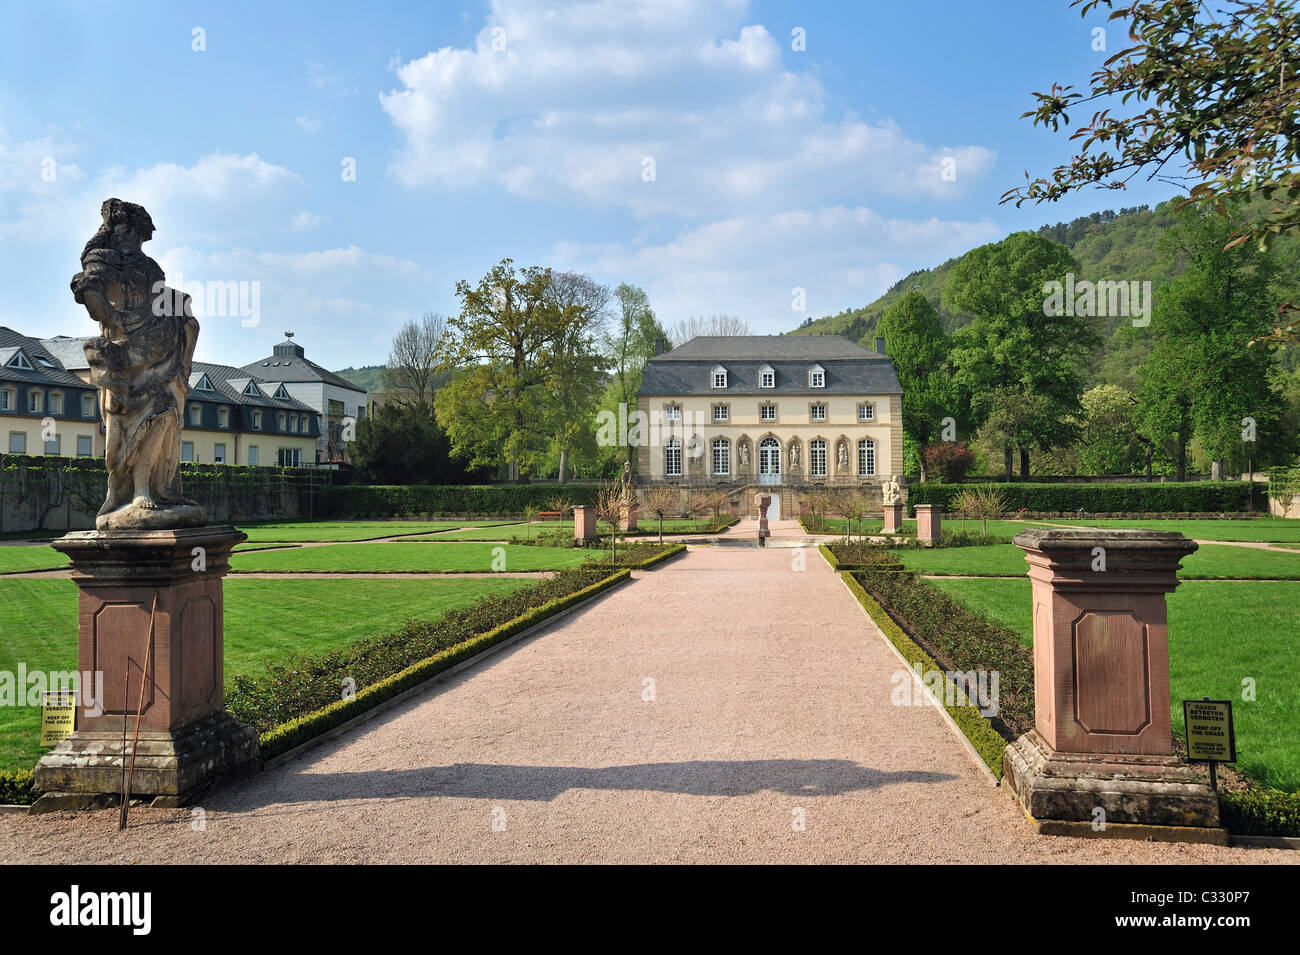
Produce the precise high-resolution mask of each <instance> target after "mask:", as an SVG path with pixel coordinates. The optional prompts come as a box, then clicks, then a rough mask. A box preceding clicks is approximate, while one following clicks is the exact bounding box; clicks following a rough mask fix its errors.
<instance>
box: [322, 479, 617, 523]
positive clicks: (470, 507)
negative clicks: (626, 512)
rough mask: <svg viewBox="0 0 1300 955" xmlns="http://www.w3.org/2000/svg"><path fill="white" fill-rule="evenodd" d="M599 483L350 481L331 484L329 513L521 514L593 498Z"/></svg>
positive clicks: (358, 515)
mask: <svg viewBox="0 0 1300 955" xmlns="http://www.w3.org/2000/svg"><path fill="white" fill-rule="evenodd" d="M597 490H599V488H596V487H594V486H591V485H566V484H479V485H457V484H442V485H415V486H411V487H406V486H400V485H382V484H370V485H367V484H354V485H344V486H341V487H331V488H330V490H329V513H330V516H331V517H415V516H417V515H420V514H456V515H466V514H488V515H498V514H523V513H524V509H525V508H527V507H529V506H535V507H541V508H544V507H546V505H547V502H549V501H550V500H551V499H553V498H555V497H557V496H563V497H565V498H567V499H568V500H569V503H570V504H592V503H594V502H595V500H596V492H597Z"/></svg>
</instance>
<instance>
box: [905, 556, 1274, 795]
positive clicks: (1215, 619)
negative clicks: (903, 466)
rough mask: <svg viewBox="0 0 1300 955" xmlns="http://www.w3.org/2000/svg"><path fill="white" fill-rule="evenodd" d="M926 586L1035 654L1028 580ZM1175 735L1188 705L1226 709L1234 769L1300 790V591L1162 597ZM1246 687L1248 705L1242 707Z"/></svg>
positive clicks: (1249, 584)
mask: <svg viewBox="0 0 1300 955" xmlns="http://www.w3.org/2000/svg"><path fill="white" fill-rule="evenodd" d="M930 583H931V584H933V585H934V586H936V587H938V588H939V589H941V590H943V591H944V592H946V593H948V594H950V595H951V596H953V597H955V598H956V599H957V600H960V601H961V602H962V603H964V604H965V605H966V606H968V607H971V608H972V609H975V610H980V611H983V612H984V613H986V614H987V615H988V616H989V617H990V618H992V619H993V620H996V621H997V622H999V623H1001V624H1002V625H1003V626H1006V627H1009V628H1010V629H1012V630H1015V631H1016V632H1017V633H1019V634H1020V639H1021V640H1022V642H1024V644H1025V645H1026V646H1031V645H1032V644H1033V622H1032V615H1031V614H1032V612H1031V608H1030V583H1029V581H1028V580H1007V579H983V580H933V581H930ZM1169 666H1170V679H1171V707H1172V718H1173V723H1174V732H1175V733H1176V734H1179V735H1181V734H1182V732H1183V706H1182V701H1183V700H1185V699H1199V698H1200V697H1203V696H1208V697H1210V698H1211V699H1216V700H1232V701H1233V715H1234V719H1235V724H1236V732H1237V754H1238V763H1237V767H1238V768H1239V769H1241V770H1242V771H1243V772H1246V773H1248V774H1249V775H1251V776H1252V777H1254V778H1256V779H1258V780H1260V781H1261V782H1264V783H1266V784H1267V785H1270V786H1275V787H1277V788H1279V789H1287V790H1291V791H1295V790H1300V693H1297V692H1296V687H1297V686H1298V685H1300V588H1297V587H1296V585H1295V584H1290V583H1272V582H1264V581H1214V580H1191V581H1186V582H1184V583H1182V584H1180V585H1179V587H1178V589H1177V590H1176V591H1174V592H1173V593H1172V594H1170V595H1169ZM1246 680H1253V681H1254V685H1255V697H1256V698H1255V699H1254V700H1253V701H1249V700H1245V699H1243V686H1244V685H1245V684H1244V681H1246Z"/></svg>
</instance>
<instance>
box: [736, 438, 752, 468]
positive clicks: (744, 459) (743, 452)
mask: <svg viewBox="0 0 1300 955" xmlns="http://www.w3.org/2000/svg"><path fill="white" fill-rule="evenodd" d="M736 454H738V455H739V456H740V466H741V467H742V468H745V469H748V468H749V445H748V444H746V443H745V442H744V441H742V442H740V446H739V447H738V448H737V449H736Z"/></svg>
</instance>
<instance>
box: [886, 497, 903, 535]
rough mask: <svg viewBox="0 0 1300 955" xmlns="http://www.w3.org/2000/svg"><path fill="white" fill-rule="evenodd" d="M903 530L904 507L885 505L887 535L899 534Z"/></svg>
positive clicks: (900, 505)
mask: <svg viewBox="0 0 1300 955" xmlns="http://www.w3.org/2000/svg"><path fill="white" fill-rule="evenodd" d="M902 529H903V505H902V504H886V505H885V533H886V534H897V533H898V532H899V531H900V530H902Z"/></svg>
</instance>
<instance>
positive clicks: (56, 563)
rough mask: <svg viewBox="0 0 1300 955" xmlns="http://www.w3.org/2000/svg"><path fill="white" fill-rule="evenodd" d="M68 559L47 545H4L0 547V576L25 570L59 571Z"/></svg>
mask: <svg viewBox="0 0 1300 955" xmlns="http://www.w3.org/2000/svg"><path fill="white" fill-rule="evenodd" d="M67 566H68V558H67V557H65V556H64V555H63V554H60V553H59V552H58V551H57V550H55V549H54V548H53V547H51V546H50V545H48V544H6V545H5V546H3V547H0V574H13V573H18V572H21V571H27V570H59V569H60V568H62V567H67Z"/></svg>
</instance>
